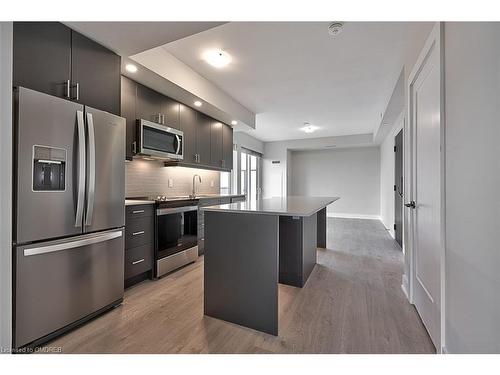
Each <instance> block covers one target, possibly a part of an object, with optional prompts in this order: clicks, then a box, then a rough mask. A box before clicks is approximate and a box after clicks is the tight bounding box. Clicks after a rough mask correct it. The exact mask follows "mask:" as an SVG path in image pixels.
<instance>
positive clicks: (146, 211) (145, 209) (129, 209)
mask: <svg viewBox="0 0 500 375" xmlns="http://www.w3.org/2000/svg"><path fill="white" fill-rule="evenodd" d="M154 211H155V205H154V204H139V205H133V206H126V207H125V218H126V220H129V219H135V218H140V217H150V216H153V215H154Z"/></svg>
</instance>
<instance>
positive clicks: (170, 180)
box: [168, 178, 174, 188]
mask: <svg viewBox="0 0 500 375" xmlns="http://www.w3.org/2000/svg"><path fill="white" fill-rule="evenodd" d="M168 187H169V188H171V187H174V179H173V178H169V179H168Z"/></svg>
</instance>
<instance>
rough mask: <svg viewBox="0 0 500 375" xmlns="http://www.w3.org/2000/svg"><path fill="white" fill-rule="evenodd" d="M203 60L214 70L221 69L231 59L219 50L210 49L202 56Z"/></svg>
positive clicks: (227, 54)
mask: <svg viewBox="0 0 500 375" xmlns="http://www.w3.org/2000/svg"><path fill="white" fill-rule="evenodd" d="M203 60H205V61H206V62H207V63H209V64H210V65H212V66H214V67H216V68H223V67H225V66H226V65H228V64H229V63H230V62H231V61H232V60H233V59H232V57H231V55H229V53H227V52H225V51H223V50H221V49H212V50H209V51H207V52H205V53H204V54H203Z"/></svg>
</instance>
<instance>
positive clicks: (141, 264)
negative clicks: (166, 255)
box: [125, 244, 153, 279]
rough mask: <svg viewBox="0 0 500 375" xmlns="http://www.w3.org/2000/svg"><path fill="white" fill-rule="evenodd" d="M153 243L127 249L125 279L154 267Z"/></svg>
mask: <svg viewBox="0 0 500 375" xmlns="http://www.w3.org/2000/svg"><path fill="white" fill-rule="evenodd" d="M152 252H153V245H151V244H148V245H143V246H138V247H134V248H132V249H128V250H126V251H125V279H128V278H130V277H132V276H136V275H139V274H141V273H143V272H147V271H150V270H151V269H152V268H153V261H152V260H153V255H152Z"/></svg>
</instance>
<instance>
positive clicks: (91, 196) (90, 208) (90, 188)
mask: <svg viewBox="0 0 500 375" xmlns="http://www.w3.org/2000/svg"><path fill="white" fill-rule="evenodd" d="M87 130H88V135H89V137H88V140H89V145H88V146H89V155H88V156H89V176H88V185H87V194H88V196H87V212H86V214H85V225H87V226H89V225H92V216H93V214H94V201H95V133H94V119H93V117H92V113H87Z"/></svg>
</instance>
